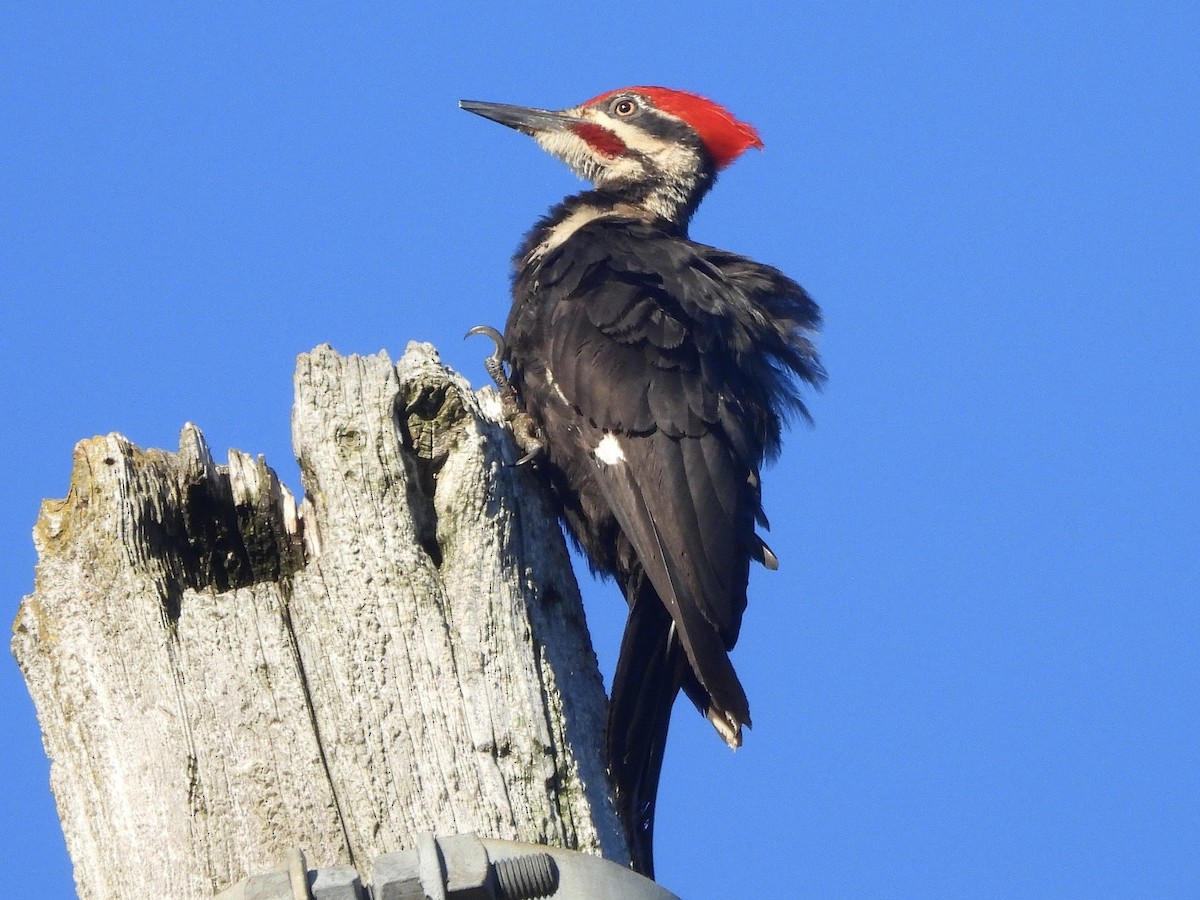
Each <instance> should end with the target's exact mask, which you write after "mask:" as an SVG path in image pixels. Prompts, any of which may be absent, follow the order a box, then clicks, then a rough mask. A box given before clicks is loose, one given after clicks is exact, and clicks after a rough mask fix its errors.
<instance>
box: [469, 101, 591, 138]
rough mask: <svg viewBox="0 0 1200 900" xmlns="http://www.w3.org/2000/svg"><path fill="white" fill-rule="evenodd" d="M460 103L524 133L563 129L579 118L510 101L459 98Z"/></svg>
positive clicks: (474, 111) (487, 117)
mask: <svg viewBox="0 0 1200 900" xmlns="http://www.w3.org/2000/svg"><path fill="white" fill-rule="evenodd" d="M458 105H459V107H460V108H461V109H465V110H466V111H467V112H473V113H475V115H477V116H483V117H484V118H485V119H491V120H492V121H493V122H499V123H500V124H501V125H507V126H508V127H509V128H515V129H516V130H517V131H520V132H522V133H523V134H529V135H534V134H542V133H545V132H547V131H562V130H563V129H565V128H567V127H568V126H570V125H571V123H573V122H578V121H579V120H578V118H577V117H575V116H572V115H569V114H567V113H562V112H552V111H551V110H548V109H533V108H531V107H528V106H511V105H510V104H508V103H484V102H483V101H480V100H459V101H458Z"/></svg>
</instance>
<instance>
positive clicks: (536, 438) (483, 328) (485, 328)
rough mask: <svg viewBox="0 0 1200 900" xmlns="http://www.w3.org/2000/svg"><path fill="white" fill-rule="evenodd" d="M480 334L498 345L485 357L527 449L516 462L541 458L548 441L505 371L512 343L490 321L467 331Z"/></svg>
mask: <svg viewBox="0 0 1200 900" xmlns="http://www.w3.org/2000/svg"><path fill="white" fill-rule="evenodd" d="M476 334H482V335H483V336H484V337H489V338H491V339H492V343H493V344H494V345H495V349H494V350H493V351H492V355H491V356H489V357H487V358H486V359H485V360H484V361H483V367H484V368H485V369H487V373H488V375H490V376H491V378H492V381H494V382H495V384H496V388H497V390H499V392H500V408H501V410H503V413H504V418H505V420H506V421H507V422H508V425H509V427H510V428H511V429H512V433H513V438H514V439H515V440H516V442H517V447H518V448H520V450H521V451H522V453H523V455H522V456H521V458H520V459H518V460H517V462H516V465H518V466H520V465H524V464H525V463H527V462H530V461H531V460H534V459H537V457H539V456H540V455H541V454H542V450H543V449H544V447H545V444H543V443H542V438H541V435H540V434H539V433H538V428H537V425H535V424H534V421H533V419H532V418H530V416H529V414H528V413H527V412H525V411H524V410H522V409H521V405H520V403H518V402H517V392H516V390H515V389H514V388H513V386H512V383H511V382H510V381H509V380H508V373H507V372H505V371H504V358H505V356H507V355H508V347H507V346H506V345H505V343H504V335H502V334H501V333H500V332H499V331H497V330H496V329H495V328H492V327H491V326H490V325H476V326H475V327H474V328H472V329H471V330H470V331H468V332H467V334H466V337H471V336H473V335H476Z"/></svg>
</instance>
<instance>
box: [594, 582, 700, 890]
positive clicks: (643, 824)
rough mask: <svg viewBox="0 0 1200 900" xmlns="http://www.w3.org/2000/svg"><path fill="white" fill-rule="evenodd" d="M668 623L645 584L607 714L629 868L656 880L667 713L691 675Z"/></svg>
mask: <svg viewBox="0 0 1200 900" xmlns="http://www.w3.org/2000/svg"><path fill="white" fill-rule="evenodd" d="M689 671H690V670H689V668H688V663H687V656H686V655H685V654H684V652H683V648H682V647H681V646H680V644H679V641H677V640H675V638H674V635H673V632H672V630H671V616H670V614H669V613H668V612H667V610H666V608H665V607H664V606H663V604H662V601H661V600H659V598H658V595H657V594H655V592H654V589H653V588H652V587H651V586H650V583H649V580H648V579H645V580H642V584H641V587H640V589H639V590H638V591H637V593H636V595H635V596H634V597H633V603H632V604H631V606H630V610H629V620H628V621H627V622H626V624H625V636H624V638H623V639H622V641H621V656H620V659H619V661H618V663H617V672H616V675H615V676H614V677H613V686H612V700H611V702H610V704H609V708H608V765H609V775H610V777H611V779H612V784H613V791H614V794H615V799H616V804H617V812H618V814H619V815H620V817H621V823H622V825H624V827H625V834H626V837H627V838H628V840H629V852H630V857H631V859H632V862H633V868H634V869H635V870H636V871H637V872H640V873H641V874H642V875H645V876H646V877H648V878H653V877H654V807H655V803H656V802H657V799H658V779H659V774H660V772H661V771H662V762H663V751H664V750H665V749H666V746H667V730H668V728H669V726H670V724H671V707H672V706H674V704H675V697H676V695H677V694H678V693H679V689H680V687H681V686H682V685H683V683H684V680H685V679H686V677H687V674H688V673H689Z"/></svg>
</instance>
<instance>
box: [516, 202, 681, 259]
mask: <svg viewBox="0 0 1200 900" xmlns="http://www.w3.org/2000/svg"><path fill="white" fill-rule="evenodd" d="M652 200H653V198H651V197H649V196H648V195H646V194H643V193H641V192H638V191H631V190H618V191H612V190H607V189H603V188H596V189H594V190H590V191H584V192H583V193H581V194H574V195H572V196H570V197H567V198H566V199H565V200H563V201H562V202H561V203H559V204H558V205H556V206H555V207H554V208H553V209H551V210H550V212H548V213H547V214H546V215H545V216H544V217H543V218H542V220H541V221H540V222H538V224H537V225H535V226H534V228H533V230H532V231H530V232H529V234H528V236H527V237H526V238H525V242H524V244H523V245H522V246H521V249H520V250H519V251H518V252H517V256H516V259H515V262H516V263H517V264H518V265H519V266H524V265H529V264H531V263H536V262H539V261H540V260H542V259H544V258H545V257H546V256H547V255H549V254H550V253H551V252H553V251H554V250H556V249H557V248H558V247H560V246H562V245H563V243H565V242H566V240H567V239H568V238H570V237H571V236H572V235H573V234H575V232H577V231H578V230H579V229H580V228H582V227H583V226H585V225H587V224H588V223H589V222H594V221H596V220H597V219H605V218H621V219H640V220H642V221H644V222H648V223H652V224H657V225H658V226H659V227H661V228H663V229H664V230H665V231H670V232H672V233H674V234H676V235H678V236H680V237H687V225H688V220H689V219H690V218H691V211H688V212H687V213H686V214H683V211H682V210H680V209H678V208H677V209H675V210H674V212H675V213H676V214H675V215H674V216H667V215H663V212H667V211H671V210H669V209H668V208H667V207H665V206H663V205H660V204H657V203H654V202H648V201H652ZM693 209H694V207H693Z"/></svg>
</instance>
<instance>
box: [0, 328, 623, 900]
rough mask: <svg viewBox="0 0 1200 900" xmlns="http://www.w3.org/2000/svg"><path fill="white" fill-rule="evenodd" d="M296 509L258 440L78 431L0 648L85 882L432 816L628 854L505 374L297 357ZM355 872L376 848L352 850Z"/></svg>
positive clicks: (206, 877)
mask: <svg viewBox="0 0 1200 900" xmlns="http://www.w3.org/2000/svg"><path fill="white" fill-rule="evenodd" d="M295 384H296V404H295V408H294V412H293V420H292V421H293V425H292V430H293V440H294V444H295V451H296V454H297V457H298V458H299V462H300V467H301V471H302V477H303V482H304V494H305V496H304V500H303V502H302V503H301V504H300V506H299V508H297V507H296V504H295V502H294V501H293V498H292V496H291V495H290V494H289V493H288V491H287V489H286V488H285V487H283V485H281V484H280V482H279V481H278V480H277V478H276V477H275V474H274V472H272V471H271V469H270V468H268V467H267V465H266V464H265V462H264V461H263V460H262V459H261V458H259V459H257V460H255V459H252V458H250V457H248V456H246V455H244V454H241V453H238V452H237V451H233V452H231V454H230V458H229V464H228V466H218V465H215V464H214V463H213V460H212V457H211V456H210V454H209V450H208V447H207V446H206V445H205V442H204V438H203V437H202V435H201V434H200V432H199V431H198V430H197V429H196V428H195V427H194V426H191V425H188V426H186V427H185V428H184V430H183V433H182V435H181V438H180V448H179V452H178V453H168V452H164V451H159V450H142V449H139V448H138V447H135V446H134V445H132V444H131V443H129V442H128V441H127V440H125V439H124V438H122V437H120V436H119V435H109V436H107V437H97V438H93V439H91V440H87V441H83V442H81V443H80V444H79V445H78V447H77V448H76V451H75V465H74V471H73V474H72V479H71V489H70V493H69V494H68V496H67V497H66V499H65V500H61V501H54V500H50V501H46V502H45V504H44V505H43V508H42V511H41V515H40V517H39V519H38V523H37V527H36V529H35V540H36V543H37V546H38V551H39V554H40V562H39V564H38V570H37V583H36V588H35V590H34V593H33V594H31V595H30V596H28V597H26V598H25V599H24V601H23V602H22V604H21V608H20V611H19V613H18V616H17V621H16V624H15V626H14V638H13V651H14V653H15V655H16V657H17V660H18V662H19V663H20V665H21V668H22V670H23V671H24V673H25V678H26V681H27V682H28V685H29V690H30V693H31V694H32V695H33V698H34V701H35V703H36V705H37V709H38V716H39V718H40V720H41V726H42V731H43V735H44V741H45V746H46V751H47V753H48V755H49V757H50V759H51V763H52V766H51V785H52V787H53V790H54V794H55V797H56V798H57V802H58V808H59V815H60V818H61V819H62V823H63V830H64V832H65V833H66V838H67V845H68V847H69V849H70V852H71V856H72V859H73V860H74V864H75V879H76V883H77V886H78V890H79V894H80V896H81V897H85V898H91V897H96V898H110V897H171V898H201V897H211V896H212V894H213V893H214V892H215V891H217V890H220V889H221V888H223V887H225V886H226V885H228V884H230V883H231V882H234V881H236V880H238V879H240V878H242V877H243V876H244V875H246V874H247V873H250V872H254V871H258V870H263V869H266V868H269V867H271V866H272V865H274V864H275V863H276V862H277V861H278V860H279V858H280V856H281V854H282V853H283V851H284V850H285V849H286V848H289V847H301V848H303V850H304V851H305V852H306V853H307V855H308V859H309V862H310V864H312V865H315V866H324V865H332V864H338V863H341V864H350V865H358V866H359V868H360V870H362V869H365V867H367V866H369V863H370V860H371V859H372V858H374V857H375V856H376V855H378V854H380V853H384V852H387V851H393V850H397V849H399V848H401V847H404V846H406V845H410V844H411V840H412V839H413V837H414V836H415V835H416V834H417V833H419V832H440V833H454V832H461V831H474V832H476V833H478V834H479V835H481V836H484V837H493V838H507V839H519V840H525V841H531V842H541V843H549V844H552V845H557V846H560V847H566V848H572V849H583V850H590V851H592V852H595V853H601V854H603V855H605V856H607V857H609V858H613V859H617V860H622V861H623V860H624V859H625V858H626V849H625V845H624V837H623V835H622V833H621V830H620V825H619V824H618V822H617V820H616V817H615V816H614V814H613V811H612V808H611V804H610V802H609V798H608V785H607V780H606V777H605V772H604V765H603V755H602V736H603V727H604V706H605V699H604V691H603V686H602V684H601V680H600V675H599V672H598V670H597V667H596V660H595V656H594V654H593V652H592V649H591V645H590V643H589V640H588V635H587V631H586V627H585V623H584V618H583V611H582V607H581V605H580V600H579V594H578V590H577V588H576V585H575V581H574V578H573V576H572V574H571V570H570V562H569V559H568V557H567V554H566V551H565V548H564V546H563V542H562V537H561V534H560V533H559V530H558V527H557V525H556V523H555V521H554V517H553V514H552V512H551V510H550V508H549V506H548V505H547V502H546V498H545V497H544V495H543V493H542V491H541V488H540V487H539V486H538V485H537V483H536V481H535V480H534V479H533V478H531V476H530V474H529V473H528V472H526V471H525V469H524V467H520V468H517V467H514V466H513V465H512V462H513V460H514V455H515V454H514V448H513V446H512V443H511V440H510V439H509V436H508V435H507V433H506V432H505V431H504V429H503V427H502V425H501V424H500V420H499V410H498V403H497V401H496V398H495V395H494V394H492V393H491V392H490V391H488V392H480V393H478V394H476V393H472V392H471V391H470V389H469V387H468V386H467V385H466V383H465V382H464V381H463V380H462V379H461V378H459V377H458V376H455V375H453V374H452V373H450V372H449V371H448V370H446V369H445V368H444V367H443V366H442V365H441V363H440V362H439V361H438V359H437V356H436V353H435V352H434V351H433V349H432V348H431V347H428V346H427V345H415V344H414V345H411V346H410V347H409V349H408V352H407V353H406V355H405V356H404V357H403V358H402V359H401V360H400V361H399V363H398V364H397V365H395V366H393V364H392V363H391V361H390V360H389V359H388V358H387V357H386V356H385V355H384V354H382V353H381V354H380V355H378V356H375V357H365V358H364V357H353V356H352V357H349V358H343V357H341V356H339V355H337V354H336V353H335V352H334V351H333V350H332V349H330V348H329V347H320V348H318V349H317V350H315V351H313V352H312V353H311V354H307V355H304V356H301V357H300V359H299V362H298V365H297V371H296V379H295ZM364 874H365V872H364Z"/></svg>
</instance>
